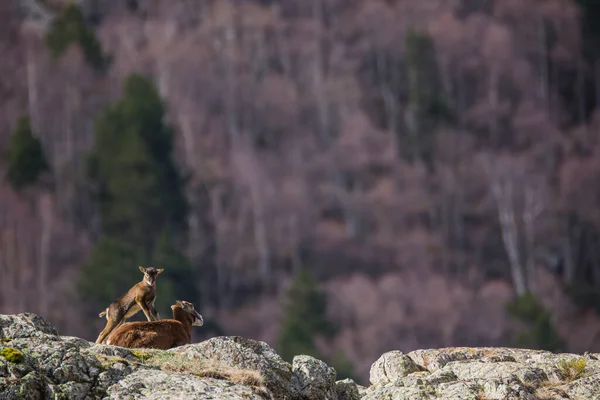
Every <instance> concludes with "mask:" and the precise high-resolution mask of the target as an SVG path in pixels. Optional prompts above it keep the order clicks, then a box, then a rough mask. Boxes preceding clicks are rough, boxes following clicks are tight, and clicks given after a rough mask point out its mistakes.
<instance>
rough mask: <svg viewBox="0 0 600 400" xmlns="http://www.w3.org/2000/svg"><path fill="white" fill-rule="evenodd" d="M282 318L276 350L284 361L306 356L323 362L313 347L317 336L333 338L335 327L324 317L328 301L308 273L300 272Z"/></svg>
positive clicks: (305, 271) (291, 288) (289, 293)
mask: <svg viewBox="0 0 600 400" xmlns="http://www.w3.org/2000/svg"><path fill="white" fill-rule="evenodd" d="M284 310H285V311H284V313H285V319H284V321H283V323H282V327H281V332H280V334H279V340H278V344H277V346H278V350H279V354H280V355H281V357H282V358H283V359H284V360H286V361H290V362H291V361H292V359H293V358H294V356H295V355H299V354H306V355H310V356H313V357H316V358H320V359H323V357H322V355H321V354H320V353H319V351H318V350H317V348H316V347H315V343H314V338H315V337H316V336H317V335H323V336H325V337H332V336H333V335H334V334H335V333H336V328H335V326H334V325H333V324H332V323H331V321H329V319H328V318H327V315H326V311H327V298H326V295H325V293H323V292H322V291H321V290H320V289H319V286H318V284H317V281H316V280H315V279H314V277H313V276H312V275H311V274H310V272H308V271H307V270H304V269H303V270H300V272H299V273H298V274H297V275H296V277H295V278H294V281H293V282H292V285H291V286H290V288H289V290H288V293H287V298H286V301H285V304H284Z"/></svg>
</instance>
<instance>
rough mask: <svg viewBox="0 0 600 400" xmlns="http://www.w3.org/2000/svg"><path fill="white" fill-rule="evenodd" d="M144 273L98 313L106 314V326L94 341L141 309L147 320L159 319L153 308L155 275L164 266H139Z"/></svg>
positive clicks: (99, 340) (106, 334) (100, 315)
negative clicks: (159, 267)
mask: <svg viewBox="0 0 600 400" xmlns="http://www.w3.org/2000/svg"><path fill="white" fill-rule="evenodd" d="M139 268H140V271H142V273H143V274H144V279H142V281H141V282H138V283H136V284H135V285H134V286H133V287H132V288H131V289H129V290H128V291H127V293H125V294H124V295H123V296H121V297H119V298H118V299H117V300H115V301H113V302H112V303H110V305H109V306H108V307H107V308H106V310H104V311H102V312H101V313H100V314H99V317H100V318H102V317H104V316H105V315H106V320H107V322H106V327H105V328H104V329H103V330H102V332H100V335H99V336H98V339H96V343H103V342H104V340H105V339H106V338H107V337H108V335H109V334H110V333H111V332H112V331H113V330H114V329H116V328H117V327H119V326H120V325H122V324H123V323H124V322H125V321H126V320H127V318H131V317H132V316H133V315H135V314H136V313H137V312H138V311H140V310H142V311H143V312H144V315H145V316H146V319H148V321H156V320H158V319H159V316H158V313H157V312H156V309H155V308H154V301H155V300H156V277H157V276H158V275H160V274H162V273H163V272H164V268H161V269H156V268H153V267H149V268H144V267H142V266H140V267H139Z"/></svg>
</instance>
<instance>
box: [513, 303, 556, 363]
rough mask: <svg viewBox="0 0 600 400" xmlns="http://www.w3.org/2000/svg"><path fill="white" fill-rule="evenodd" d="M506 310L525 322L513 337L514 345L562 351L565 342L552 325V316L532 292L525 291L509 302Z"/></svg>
mask: <svg viewBox="0 0 600 400" xmlns="http://www.w3.org/2000/svg"><path fill="white" fill-rule="evenodd" d="M508 312H509V314H510V315H512V316H513V317H514V318H516V319H518V320H519V321H521V322H522V323H523V324H525V326H526V329H525V330H524V331H523V332H521V333H520V334H518V335H517V336H516V337H515V346H516V347H522V348H527V349H535V350H548V351H553V352H560V351H563V350H564V348H565V344H564V342H563V340H562V339H561V338H560V336H559V335H558V332H556V329H555V328H554V326H553V325H552V316H551V315H550V312H549V311H548V310H547V309H546V308H545V307H544V306H543V304H542V303H540V301H539V300H538V299H537V298H536V297H535V295H534V294H533V293H526V294H524V295H522V296H520V297H519V298H517V299H516V300H515V301H513V302H511V303H509V305H508Z"/></svg>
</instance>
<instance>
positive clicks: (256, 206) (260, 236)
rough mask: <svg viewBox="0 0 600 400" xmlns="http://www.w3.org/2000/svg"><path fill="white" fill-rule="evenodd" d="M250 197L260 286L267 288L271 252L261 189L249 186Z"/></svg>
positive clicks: (269, 276)
mask: <svg viewBox="0 0 600 400" xmlns="http://www.w3.org/2000/svg"><path fill="white" fill-rule="evenodd" d="M250 197H251V198H252V212H253V213H252V215H253V222H254V223H253V225H254V241H255V244H256V248H257V250H258V271H259V274H260V277H261V281H262V284H263V285H264V286H265V287H266V288H269V287H270V284H271V250H270V248H269V241H268V239H267V227H266V217H265V209H264V200H263V197H262V193H261V189H260V188H259V187H257V185H250Z"/></svg>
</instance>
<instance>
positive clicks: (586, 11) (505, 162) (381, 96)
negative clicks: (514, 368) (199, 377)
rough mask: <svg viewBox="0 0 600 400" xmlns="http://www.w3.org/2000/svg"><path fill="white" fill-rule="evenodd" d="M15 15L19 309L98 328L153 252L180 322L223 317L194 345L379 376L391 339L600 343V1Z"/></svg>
mask: <svg viewBox="0 0 600 400" xmlns="http://www.w3.org/2000/svg"><path fill="white" fill-rule="evenodd" d="M71 3H73V4H71ZM69 4H71V5H69ZM0 18H1V21H2V23H0V154H2V157H0V178H1V182H0V312H1V313H5V314H8V313H17V312H24V311H29V312H36V313H39V314H41V315H43V316H45V317H46V318H48V319H49V320H50V321H51V322H52V323H54V324H55V325H56V326H57V327H58V329H59V331H60V332H61V334H66V335H77V336H80V337H85V338H87V339H91V340H93V339H94V338H95V337H96V335H97V333H98V332H99V330H100V329H101V328H102V326H103V324H104V322H105V321H104V320H101V319H100V318H98V317H97V315H98V313H99V312H100V311H101V310H103V309H104V308H105V307H106V306H107V305H108V303H110V302H111V301H112V300H114V299H115V298H116V297H118V296H119V295H120V294H121V293H122V292H123V291H125V290H127V289H128V288H129V287H130V286H131V285H133V284H134V283H135V282H137V281H139V280H140V279H141V278H142V276H141V274H140V273H139V270H138V268H137V267H138V265H143V266H155V267H157V268H165V273H164V274H163V275H161V276H160V277H159V278H158V283H157V286H158V300H157V303H160V304H157V305H158V309H159V312H160V313H161V316H162V317H163V318H165V317H168V316H169V315H170V309H169V307H168V306H169V305H170V304H172V303H173V302H174V300H175V299H178V300H187V301H191V302H193V303H194V304H195V305H196V309H198V310H200V312H201V313H202V314H203V316H204V317H205V320H206V321H207V323H206V325H205V326H204V327H202V328H197V329H196V330H195V335H196V337H195V339H194V340H200V339H202V338H206V337H210V336H214V335H220V334H228V335H243V336H247V337H251V338H254V339H260V340H264V341H266V342H268V343H269V344H271V345H273V346H275V347H276V348H277V349H278V350H279V351H280V352H281V354H283V355H284V357H286V358H287V359H290V358H291V357H293V355H294V354H297V353H298V352H304V353H310V354H315V355H318V356H319V357H322V358H323V359H325V360H327V361H328V362H331V363H332V364H333V365H334V366H335V367H336V368H337V369H338V371H339V374H340V375H344V376H352V377H355V378H357V379H359V381H362V382H363V383H365V382H366V377H367V376H368V370H369V367H370V364H371V363H372V362H373V361H374V360H375V359H376V358H377V357H378V356H379V355H380V354H381V353H382V352H384V351H387V350H391V349H400V350H403V351H410V350H414V349H418V348H430V347H445V346H458V345H469V346H480V345H492V346H497V345H518V346H523V347H532V348H547V349H552V350H558V349H562V350H568V351H572V352H583V351H586V350H587V351H600V316H599V315H598V313H600V250H599V249H600V207H599V205H600V189H599V188H594V186H595V185H597V184H598V182H600V154H599V152H600V114H599V113H598V110H599V107H598V106H600V2H597V1H595V0H419V1H413V0H303V1H295V0H169V1H165V0H127V1H117V0H110V1H107V0H104V1H100V0H79V1H74V2H72V1H66V0H2V1H1V2H0ZM594 182H596V183H594ZM141 318H142V316H141V315H139V316H137V317H136V319H141Z"/></svg>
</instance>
